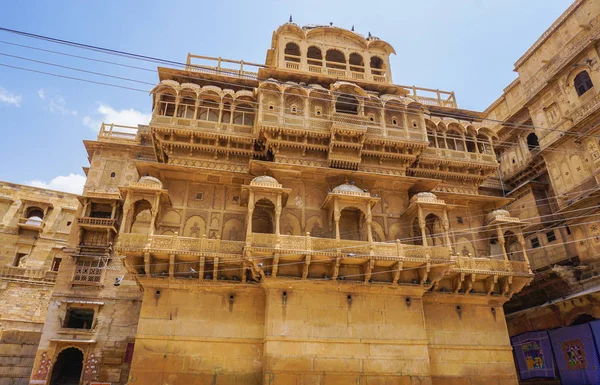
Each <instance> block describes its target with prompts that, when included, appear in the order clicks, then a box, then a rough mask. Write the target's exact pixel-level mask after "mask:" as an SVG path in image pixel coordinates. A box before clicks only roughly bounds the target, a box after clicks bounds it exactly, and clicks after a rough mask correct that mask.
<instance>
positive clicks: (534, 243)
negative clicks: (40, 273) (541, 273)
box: [531, 237, 540, 249]
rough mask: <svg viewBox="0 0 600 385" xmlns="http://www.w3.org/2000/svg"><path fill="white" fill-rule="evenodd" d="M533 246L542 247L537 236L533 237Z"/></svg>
mask: <svg viewBox="0 0 600 385" xmlns="http://www.w3.org/2000/svg"><path fill="white" fill-rule="evenodd" d="M531 247H533V248H534V249H537V248H538V247H540V240H539V239H537V237H535V238H531Z"/></svg>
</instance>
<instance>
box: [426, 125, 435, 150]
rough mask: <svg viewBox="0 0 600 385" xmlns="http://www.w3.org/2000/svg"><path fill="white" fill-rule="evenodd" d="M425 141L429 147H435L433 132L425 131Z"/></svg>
mask: <svg viewBox="0 0 600 385" xmlns="http://www.w3.org/2000/svg"><path fill="white" fill-rule="evenodd" d="M427 140H428V141H429V147H437V144H436V140H435V131H433V130H431V129H429V128H428V129H427Z"/></svg>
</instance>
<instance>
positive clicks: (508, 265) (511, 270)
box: [452, 257, 531, 276]
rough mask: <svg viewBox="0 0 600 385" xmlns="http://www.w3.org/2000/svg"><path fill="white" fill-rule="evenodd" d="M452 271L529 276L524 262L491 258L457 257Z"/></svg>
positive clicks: (529, 271)
mask: <svg viewBox="0 0 600 385" xmlns="http://www.w3.org/2000/svg"><path fill="white" fill-rule="evenodd" d="M456 262H457V263H456V265H455V266H454V267H453V268H452V271H456V272H463V273H464V272H469V273H472V274H490V273H493V274H499V275H523V276H529V275H530V274H531V270H529V267H528V266H527V264H526V263H525V262H522V261H505V260H503V259H493V258H471V257H458V258H457V260H456Z"/></svg>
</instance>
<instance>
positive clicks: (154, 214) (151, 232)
mask: <svg viewBox="0 0 600 385" xmlns="http://www.w3.org/2000/svg"><path fill="white" fill-rule="evenodd" d="M159 204H160V193H157V194H156V195H155V196H154V204H153V205H152V220H150V230H149V231H148V235H154V227H155V226H156V217H157V216H158V206H159Z"/></svg>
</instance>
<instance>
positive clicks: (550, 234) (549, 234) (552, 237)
mask: <svg viewBox="0 0 600 385" xmlns="http://www.w3.org/2000/svg"><path fill="white" fill-rule="evenodd" d="M546 239H547V240H548V242H554V241H556V235H554V230H552V231H548V232H547V233H546Z"/></svg>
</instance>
